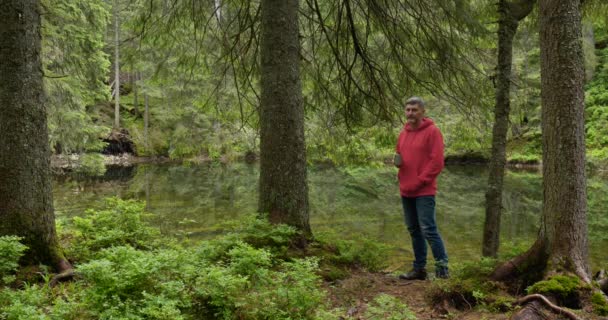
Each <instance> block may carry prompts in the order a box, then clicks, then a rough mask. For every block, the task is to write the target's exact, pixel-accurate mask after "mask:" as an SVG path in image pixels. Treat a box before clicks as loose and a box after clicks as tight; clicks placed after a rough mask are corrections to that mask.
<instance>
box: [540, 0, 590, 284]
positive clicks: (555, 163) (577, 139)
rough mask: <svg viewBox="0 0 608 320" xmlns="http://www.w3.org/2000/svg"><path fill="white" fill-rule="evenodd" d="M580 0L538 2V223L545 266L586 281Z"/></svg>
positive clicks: (586, 252)
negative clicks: (540, 206) (540, 197)
mask: <svg viewBox="0 0 608 320" xmlns="http://www.w3.org/2000/svg"><path fill="white" fill-rule="evenodd" d="M580 4H581V3H580V0H568V1H566V0H541V1H540V49H541V101H542V132H543V151H544V152H543V199H544V204H543V223H542V227H543V229H544V233H545V234H546V237H547V241H548V248H549V252H550V254H549V266H548V267H549V268H551V269H553V270H568V271H571V272H574V273H575V274H576V275H578V276H579V277H581V278H582V279H583V280H584V281H586V282H590V276H589V262H588V259H589V258H588V243H587V193H586V182H585V116H584V108H585V92H584V90H583V85H584V81H585V68H584V64H583V49H582V30H581V13H580Z"/></svg>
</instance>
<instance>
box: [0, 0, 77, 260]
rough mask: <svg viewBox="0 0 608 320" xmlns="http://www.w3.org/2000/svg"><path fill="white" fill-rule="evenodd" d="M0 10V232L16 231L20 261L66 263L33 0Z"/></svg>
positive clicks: (9, 2) (16, 0)
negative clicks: (57, 216) (53, 182)
mask: <svg viewBox="0 0 608 320" xmlns="http://www.w3.org/2000/svg"><path fill="white" fill-rule="evenodd" d="M2 3H3V5H2V10H0V108H1V110H0V132H1V133H2V134H0V235H18V236H21V237H23V239H24V240H23V242H24V243H25V244H26V245H27V246H28V247H29V250H28V252H27V254H26V256H25V258H24V259H23V262H24V263H28V264H37V263H43V264H47V265H52V266H54V267H57V268H58V269H59V270H60V271H64V269H66V268H68V267H69V264H68V263H67V261H66V260H65V259H64V257H63V254H62V253H61V250H60V248H59V245H58V242H57V237H56V232H55V215H54V213H53V199H52V193H51V179H50V163H49V161H50V160H49V155H50V150H49V142H48V132H47V122H46V121H47V119H46V109H45V106H44V93H43V88H42V65H41V62H40V42H41V36H40V12H39V1H38V0H5V1H3V2H2Z"/></svg>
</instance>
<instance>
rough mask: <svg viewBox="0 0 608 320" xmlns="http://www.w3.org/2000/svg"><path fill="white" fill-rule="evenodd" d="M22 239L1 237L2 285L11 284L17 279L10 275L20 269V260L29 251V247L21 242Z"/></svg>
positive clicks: (0, 279) (0, 281) (0, 265)
mask: <svg viewBox="0 0 608 320" xmlns="http://www.w3.org/2000/svg"><path fill="white" fill-rule="evenodd" d="M20 240H21V238H20V237H16V236H2V237H0V284H2V283H10V282H13V281H14V280H15V277H14V276H13V275H11V274H10V273H12V272H14V271H15V270H17V268H18V267H19V259H20V258H21V256H22V255H23V253H24V252H25V250H27V246H25V245H24V244H22V243H21V242H19V241H20Z"/></svg>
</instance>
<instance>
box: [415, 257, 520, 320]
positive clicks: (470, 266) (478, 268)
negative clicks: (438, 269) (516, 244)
mask: <svg viewBox="0 0 608 320" xmlns="http://www.w3.org/2000/svg"><path fill="white" fill-rule="evenodd" d="M495 266H496V260H495V259H489V258H482V259H480V260H478V261H470V262H464V263H454V264H452V265H451V267H450V272H451V278H450V279H447V280H437V281H433V282H432V286H431V287H430V288H429V290H428V292H427V296H428V299H429V300H430V302H431V304H432V305H438V304H442V303H443V302H444V301H445V302H447V303H448V304H450V305H451V306H453V307H455V308H457V309H459V310H470V309H474V308H476V309H479V310H485V311H489V312H494V313H504V312H508V311H510V310H511V308H512V303H513V302H514V298H513V297H511V296H510V295H508V294H506V293H505V290H504V288H502V286H501V284H499V283H496V282H492V281H488V277H489V275H490V274H491V273H492V271H493V270H494V268H495Z"/></svg>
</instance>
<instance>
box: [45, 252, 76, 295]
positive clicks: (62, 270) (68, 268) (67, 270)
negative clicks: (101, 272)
mask: <svg viewBox="0 0 608 320" xmlns="http://www.w3.org/2000/svg"><path fill="white" fill-rule="evenodd" d="M57 271H58V272H59V273H58V274H56V275H54V276H53V278H51V281H50V282H49V286H50V287H51V288H52V287H54V286H56V285H57V284H58V283H59V282H63V281H68V280H71V279H72V278H74V275H76V272H75V271H74V268H73V267H72V265H71V264H70V262H69V261H68V260H66V259H65V258H60V259H59V262H58V263H57Z"/></svg>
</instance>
